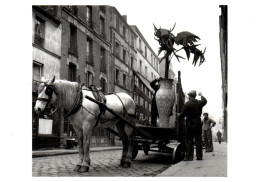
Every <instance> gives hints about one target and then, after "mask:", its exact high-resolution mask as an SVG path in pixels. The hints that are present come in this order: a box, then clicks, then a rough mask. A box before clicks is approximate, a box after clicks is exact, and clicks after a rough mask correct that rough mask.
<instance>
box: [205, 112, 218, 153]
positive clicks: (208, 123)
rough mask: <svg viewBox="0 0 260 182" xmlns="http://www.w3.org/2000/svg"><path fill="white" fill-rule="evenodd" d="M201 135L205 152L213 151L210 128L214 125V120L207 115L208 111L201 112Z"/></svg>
mask: <svg viewBox="0 0 260 182" xmlns="http://www.w3.org/2000/svg"><path fill="white" fill-rule="evenodd" d="M203 117H204V119H203V121H202V123H203V126H202V130H203V136H204V142H205V150H206V152H213V141H212V132H211V128H212V127H214V126H215V125H216V122H215V121H213V120H212V119H210V118H209V117H208V113H204V114H203Z"/></svg>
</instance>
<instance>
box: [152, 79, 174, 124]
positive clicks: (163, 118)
mask: <svg viewBox="0 0 260 182" xmlns="http://www.w3.org/2000/svg"><path fill="white" fill-rule="evenodd" d="M159 84H160V89H159V90H158V91H157V93H156V96H155V99H156V104H157V109H158V114H159V127H161V128H168V127H169V118H170V114H171V112H172V107H173V105H174V102H175V88H174V87H175V86H174V84H173V79H160V81H159Z"/></svg>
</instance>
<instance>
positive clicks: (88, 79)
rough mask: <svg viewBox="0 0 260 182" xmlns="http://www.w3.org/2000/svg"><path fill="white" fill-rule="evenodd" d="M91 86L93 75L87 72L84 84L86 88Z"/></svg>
mask: <svg viewBox="0 0 260 182" xmlns="http://www.w3.org/2000/svg"><path fill="white" fill-rule="evenodd" d="M92 84H93V74H92V72H90V71H88V73H87V83H86V85H87V86H90V85H92Z"/></svg>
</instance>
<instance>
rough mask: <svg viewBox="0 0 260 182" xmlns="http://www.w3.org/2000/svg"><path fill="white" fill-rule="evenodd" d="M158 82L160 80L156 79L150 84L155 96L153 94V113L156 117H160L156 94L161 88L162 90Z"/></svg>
mask: <svg viewBox="0 0 260 182" xmlns="http://www.w3.org/2000/svg"><path fill="white" fill-rule="evenodd" d="M157 82H158V80H157V79H155V80H154V81H152V82H151V83H150V86H151V87H152V88H153V89H154V94H153V98H152V108H151V113H152V114H154V115H155V116H158V110H157V105H156V100H155V95H156V92H157V91H158V90H159V88H160V86H159V85H156V83H157Z"/></svg>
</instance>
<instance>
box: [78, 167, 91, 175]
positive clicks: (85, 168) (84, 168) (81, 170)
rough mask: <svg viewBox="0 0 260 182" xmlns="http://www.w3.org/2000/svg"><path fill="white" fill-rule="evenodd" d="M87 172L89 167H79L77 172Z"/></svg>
mask: <svg viewBox="0 0 260 182" xmlns="http://www.w3.org/2000/svg"><path fill="white" fill-rule="evenodd" d="M88 170H89V167H87V166H81V168H80V170H79V172H80V173H85V172H88Z"/></svg>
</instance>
